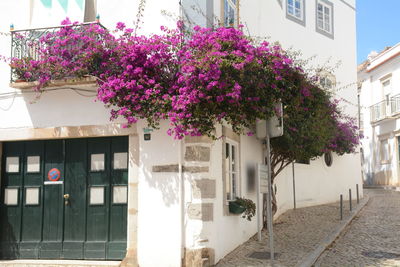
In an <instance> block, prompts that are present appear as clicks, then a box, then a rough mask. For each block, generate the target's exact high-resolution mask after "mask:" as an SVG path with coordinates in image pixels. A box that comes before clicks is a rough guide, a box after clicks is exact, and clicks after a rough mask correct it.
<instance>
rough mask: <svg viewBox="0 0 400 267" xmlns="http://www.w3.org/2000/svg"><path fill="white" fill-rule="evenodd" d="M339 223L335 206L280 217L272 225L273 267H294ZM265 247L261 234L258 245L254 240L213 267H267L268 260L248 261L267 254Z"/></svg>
mask: <svg viewBox="0 0 400 267" xmlns="http://www.w3.org/2000/svg"><path fill="white" fill-rule="evenodd" d="M345 204H346V205H347V203H345ZM344 216H345V217H346V216H349V211H348V206H345V213H344ZM339 222H340V220H339V204H338V203H332V204H328V205H320V206H313V207H308V208H301V209H297V210H289V211H287V212H285V213H284V214H282V215H281V216H280V217H279V218H278V219H277V220H276V221H275V222H274V236H275V238H274V239H275V251H276V253H277V254H278V255H277V259H276V261H275V264H274V266H295V265H296V264H297V263H299V262H300V261H301V260H302V258H303V257H304V256H306V255H307V254H308V253H310V252H311V251H313V250H314V249H315V247H316V246H317V245H318V244H319V243H320V242H321V240H322V239H324V238H325V237H326V236H327V235H328V234H329V233H330V232H331V231H332V229H333V228H334V227H335V226H336V225H337V224H338V223H339ZM266 244H268V233H267V232H266V231H263V241H262V242H261V243H260V242H258V241H257V237H256V236H254V237H253V238H251V239H250V240H249V241H248V242H246V243H244V244H243V245H241V246H239V247H238V248H237V249H235V250H234V251H233V252H231V253H230V254H228V255H227V256H226V257H225V258H223V259H222V260H221V261H220V262H219V263H218V264H217V267H244V266H246V267H249V266H252V267H253V266H270V265H269V260H262V259H254V258H251V257H249V256H250V254H252V253H253V252H260V251H266V250H267V251H268V249H266Z"/></svg>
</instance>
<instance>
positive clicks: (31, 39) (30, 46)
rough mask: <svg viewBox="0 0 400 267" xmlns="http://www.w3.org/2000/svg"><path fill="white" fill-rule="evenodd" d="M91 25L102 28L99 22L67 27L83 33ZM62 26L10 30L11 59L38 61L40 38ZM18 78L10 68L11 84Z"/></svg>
mask: <svg viewBox="0 0 400 267" xmlns="http://www.w3.org/2000/svg"><path fill="white" fill-rule="evenodd" d="M92 24H98V25H100V26H101V27H103V28H104V26H103V25H101V24H100V23H99V22H88V23H82V24H76V25H70V26H69V27H72V28H74V29H75V30H80V31H85V29H87V27H89V26H90V25H92ZM62 27H64V26H57V27H46V28H35V29H24V30H12V31H11V58H18V59H28V60H31V59H33V60H39V55H40V53H39V50H40V48H41V42H40V38H42V37H44V36H46V34H48V33H54V32H56V31H58V30H59V29H60V28H62ZM18 78H19V75H18V74H17V73H16V70H15V69H13V68H11V82H15V81H16V80H17V79H18Z"/></svg>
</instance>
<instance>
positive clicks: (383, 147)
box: [380, 139, 390, 164]
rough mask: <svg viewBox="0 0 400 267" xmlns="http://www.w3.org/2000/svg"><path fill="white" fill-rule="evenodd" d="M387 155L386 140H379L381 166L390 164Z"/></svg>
mask: <svg viewBox="0 0 400 267" xmlns="http://www.w3.org/2000/svg"><path fill="white" fill-rule="evenodd" d="M389 153H390V150H389V142H388V139H385V140H381V147H380V160H381V164H388V163H389V162H390V160H389V159H390V157H389Z"/></svg>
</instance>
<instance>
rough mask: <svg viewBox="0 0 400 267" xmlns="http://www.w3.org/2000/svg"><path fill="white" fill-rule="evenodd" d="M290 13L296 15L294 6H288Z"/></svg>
mask: <svg viewBox="0 0 400 267" xmlns="http://www.w3.org/2000/svg"><path fill="white" fill-rule="evenodd" d="M288 13H289V14H291V15H294V11H293V7H292V6H288Z"/></svg>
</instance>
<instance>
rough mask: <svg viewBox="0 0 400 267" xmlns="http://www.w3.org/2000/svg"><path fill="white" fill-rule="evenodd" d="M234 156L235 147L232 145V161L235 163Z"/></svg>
mask: <svg viewBox="0 0 400 267" xmlns="http://www.w3.org/2000/svg"><path fill="white" fill-rule="evenodd" d="M235 155H236V150H235V146H234V145H232V161H235Z"/></svg>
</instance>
